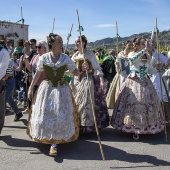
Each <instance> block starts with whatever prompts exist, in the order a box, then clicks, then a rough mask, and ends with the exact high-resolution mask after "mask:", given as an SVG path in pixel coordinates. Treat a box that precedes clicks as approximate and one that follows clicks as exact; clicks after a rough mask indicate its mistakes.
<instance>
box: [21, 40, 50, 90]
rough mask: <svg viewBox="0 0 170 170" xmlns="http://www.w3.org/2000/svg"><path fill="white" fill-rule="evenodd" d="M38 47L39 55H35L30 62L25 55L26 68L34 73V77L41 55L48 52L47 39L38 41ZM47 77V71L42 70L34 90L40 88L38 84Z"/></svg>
mask: <svg viewBox="0 0 170 170" xmlns="http://www.w3.org/2000/svg"><path fill="white" fill-rule="evenodd" d="M36 49H37V52H38V55H34V56H33V58H32V59H31V61H30V62H29V61H28V59H27V58H26V57H24V61H25V64H26V68H27V69H28V70H29V72H31V73H32V78H33V76H34V74H35V72H36V69H37V64H38V62H39V58H40V56H41V55H43V54H45V53H46V52H48V45H47V43H46V42H45V41H42V40H40V41H38V42H37V45H36ZM45 77H46V75H45V72H42V73H41V75H40V78H39V80H38V81H37V83H36V84H35V86H34V92H35V91H36V89H37V88H38V86H39V85H40V83H41V82H42V80H44V78H45Z"/></svg>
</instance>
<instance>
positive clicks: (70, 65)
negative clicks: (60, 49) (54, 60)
mask: <svg viewBox="0 0 170 170" xmlns="http://www.w3.org/2000/svg"><path fill="white" fill-rule="evenodd" d="M66 66H67V69H68V70H69V72H70V73H72V72H73V71H74V70H75V69H76V65H75V63H74V61H73V60H72V59H71V58H70V57H69V56H66Z"/></svg>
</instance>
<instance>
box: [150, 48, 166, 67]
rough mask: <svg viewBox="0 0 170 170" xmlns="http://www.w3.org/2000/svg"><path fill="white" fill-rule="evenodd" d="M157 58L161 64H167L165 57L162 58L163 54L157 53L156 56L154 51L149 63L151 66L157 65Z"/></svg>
mask: <svg viewBox="0 0 170 170" xmlns="http://www.w3.org/2000/svg"><path fill="white" fill-rule="evenodd" d="M158 57H159V60H160V62H161V63H164V64H165V65H166V64H167V62H168V58H167V57H165V56H164V55H163V54H161V53H159V55H158V53H157V51H156V50H154V51H153V52H152V60H151V63H152V65H153V66H154V65H155V64H156V63H157V61H158Z"/></svg>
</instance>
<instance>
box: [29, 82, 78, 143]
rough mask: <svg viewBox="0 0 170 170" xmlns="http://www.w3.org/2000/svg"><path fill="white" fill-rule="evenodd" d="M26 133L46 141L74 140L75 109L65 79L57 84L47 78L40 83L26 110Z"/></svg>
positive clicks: (63, 141) (75, 136) (34, 139)
mask: <svg viewBox="0 0 170 170" xmlns="http://www.w3.org/2000/svg"><path fill="white" fill-rule="evenodd" d="M27 134H28V135H29V137H30V138H31V139H32V140H33V141H35V142H39V143H45V144H53V143H56V144H62V143H67V142H71V141H74V140H77V138H78V137H79V119H78V112H77V108H76V104H75V101H74V97H73V95H72V92H71V89H70V87H69V85H68V83H67V82H65V84H63V85H58V86H57V87H53V86H52V83H51V82H50V81H46V80H44V81H43V82H42V83H41V84H40V86H39V88H38V90H37V93H36V94H35V96H34V100H33V103H32V106H31V108H30V111H29V118H28V125H27Z"/></svg>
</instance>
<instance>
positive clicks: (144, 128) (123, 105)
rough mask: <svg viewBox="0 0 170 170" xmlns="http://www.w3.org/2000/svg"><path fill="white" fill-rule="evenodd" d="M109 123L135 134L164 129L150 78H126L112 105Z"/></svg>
mask: <svg viewBox="0 0 170 170" xmlns="http://www.w3.org/2000/svg"><path fill="white" fill-rule="evenodd" d="M111 125H112V126H113V127H114V128H116V129H118V130H121V131H124V132H127V133H135V134H155V133H159V132H161V131H163V130H164V118H163V112H162V109H161V104H160V102H159V99H158V96H157V93H156V90H155V88H154V86H153V84H152V82H151V80H150V79H148V78H146V79H145V80H144V81H141V80H140V79H139V78H138V77H133V78H130V77H128V78H127V79H126V81H125V83H124V84H123V86H122V88H121V90H120V93H119V95H118V98H117V100H116V103H115V106H114V110H113V115H112V118H111Z"/></svg>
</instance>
